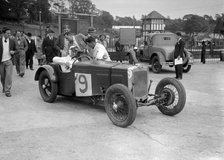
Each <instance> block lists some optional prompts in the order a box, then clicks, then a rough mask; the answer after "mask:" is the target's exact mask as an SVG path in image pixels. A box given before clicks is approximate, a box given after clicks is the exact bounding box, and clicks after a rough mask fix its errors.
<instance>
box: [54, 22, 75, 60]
mask: <svg viewBox="0 0 224 160" xmlns="http://www.w3.org/2000/svg"><path fill="white" fill-rule="evenodd" d="M70 31H71V29H70V28H69V26H68V25H65V26H64V30H63V33H62V34H60V35H59V36H58V38H57V41H56V47H57V49H58V51H60V54H61V57H65V56H67V55H68V50H69V47H68V46H69V41H68V39H67V38H66V34H67V33H68V32H70Z"/></svg>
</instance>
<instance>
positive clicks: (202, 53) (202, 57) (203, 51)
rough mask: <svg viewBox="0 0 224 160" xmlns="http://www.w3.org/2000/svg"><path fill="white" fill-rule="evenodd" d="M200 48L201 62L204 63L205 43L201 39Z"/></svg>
mask: <svg viewBox="0 0 224 160" xmlns="http://www.w3.org/2000/svg"><path fill="white" fill-rule="evenodd" d="M201 44H202V48H201V62H202V63H203V64H205V52H206V44H205V41H202V43H201Z"/></svg>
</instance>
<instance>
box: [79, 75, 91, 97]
mask: <svg viewBox="0 0 224 160" xmlns="http://www.w3.org/2000/svg"><path fill="white" fill-rule="evenodd" d="M75 77H76V79H75V91H76V96H91V95H92V78H91V74H84V73H75Z"/></svg>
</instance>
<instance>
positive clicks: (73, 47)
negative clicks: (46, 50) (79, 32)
mask: <svg viewBox="0 0 224 160" xmlns="http://www.w3.org/2000/svg"><path fill="white" fill-rule="evenodd" d="M72 49H75V50H76V51H81V50H80V49H79V47H78V46H77V45H72V46H71V47H69V50H72Z"/></svg>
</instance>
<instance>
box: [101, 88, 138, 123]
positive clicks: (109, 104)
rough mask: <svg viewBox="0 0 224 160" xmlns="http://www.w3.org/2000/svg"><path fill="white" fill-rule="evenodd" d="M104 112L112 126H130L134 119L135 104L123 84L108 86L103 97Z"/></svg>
mask: <svg viewBox="0 0 224 160" xmlns="http://www.w3.org/2000/svg"><path fill="white" fill-rule="evenodd" d="M104 103H105V110H106V112H107V115H108V117H109V118H110V120H111V121H112V123H113V124H115V125H116V126H119V127H127V126H129V125H131V124H132V123H133V122H134V120H135V117H136V110H137V108H136V102H135V99H134V98H133V95H132V94H131V92H130V91H129V90H128V88H127V87H126V86H124V85H123V84H114V85H112V86H110V87H109V88H108V89H107V91H106V95H105V102H104Z"/></svg>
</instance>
